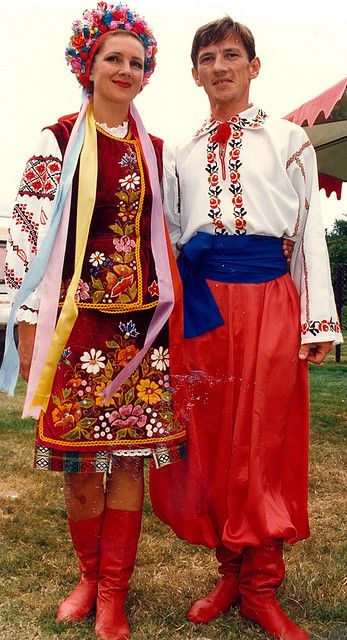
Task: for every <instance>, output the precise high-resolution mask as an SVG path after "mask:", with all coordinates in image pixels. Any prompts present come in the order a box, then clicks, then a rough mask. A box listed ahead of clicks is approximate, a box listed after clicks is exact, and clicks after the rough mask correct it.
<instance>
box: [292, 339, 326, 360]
mask: <svg viewBox="0 0 347 640" xmlns="http://www.w3.org/2000/svg"><path fill="white" fill-rule="evenodd" d="M333 344H334V342H333V340H332V341H331V342H317V343H314V344H302V345H301V347H300V351H299V359H300V360H307V361H308V362H312V363H313V364H321V363H322V362H323V360H325V358H326V356H327V355H328V353H330V351H331V350H332V348H333Z"/></svg>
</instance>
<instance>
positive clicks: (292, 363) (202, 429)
mask: <svg viewBox="0 0 347 640" xmlns="http://www.w3.org/2000/svg"><path fill="white" fill-rule="evenodd" d="M209 285H210V288H211V290H212V292H213V294H214V297H215V300H216V302H217V304H218V306H219V308H220V310H221V313H222V315H223V318H224V325H223V326H221V327H218V328H217V329H214V330H213V331H210V332H208V333H206V334H204V335H202V336H199V337H196V338H191V339H187V340H185V349H184V354H185V364H186V370H187V378H186V381H187V388H188V389H189V402H188V404H187V413H188V416H187V417H188V424H189V427H188V442H187V447H188V457H187V459H186V460H183V461H181V462H179V463H178V464H176V465H173V466H171V467H166V468H162V469H159V470H157V469H154V468H151V474H150V488H151V497H152V503H153V507H154V511H155V513H156V514H157V515H158V517H159V518H160V519H161V520H163V521H164V522H166V523H167V524H169V525H170V526H171V527H172V529H173V530H174V532H175V533H176V534H177V535H178V536H179V537H180V538H183V539H184V540H187V541H188V542H190V543H193V544H203V545H206V546H208V547H216V546H217V545H219V544H220V543H223V544H224V545H225V546H227V547H229V548H231V549H234V550H235V551H239V550H240V549H241V548H243V547H245V546H261V545H262V544H263V543H264V542H265V541H266V540H269V539H276V538H277V539H283V540H285V541H286V542H289V543H294V542H296V541H298V540H301V539H304V538H307V537H308V536H309V525H308V513H307V502H308V441H309V412H308V394H309V390H308V371H307V364H306V362H302V361H299V359H298V351H299V347H300V305H299V298H298V294H297V291H296V289H295V286H294V284H293V281H292V280H291V278H290V276H289V275H285V276H282V277H280V278H277V279H275V280H271V281H269V282H265V283H260V284H228V283H221V282H211V281H210V282H209Z"/></svg>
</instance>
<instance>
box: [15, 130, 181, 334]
mask: <svg viewBox="0 0 347 640" xmlns="http://www.w3.org/2000/svg"><path fill="white" fill-rule="evenodd" d="M100 126H101V127H102V128H103V129H105V130H107V131H108V132H109V133H111V135H113V136H116V137H118V138H124V137H125V136H126V135H127V132H128V123H127V122H126V123H123V124H121V125H120V126H119V127H116V128H112V129H110V128H108V127H107V125H104V124H101V125H100ZM61 166H62V154H61V151H60V148H59V145H58V142H57V140H56V138H55V136H54V134H53V132H52V131H51V130H50V129H44V130H43V131H42V132H41V135H40V138H39V140H38V144H37V148H36V149H35V151H34V154H33V156H32V157H31V158H30V159H29V160H28V162H27V164H26V166H25V169H24V173H23V177H22V180H21V183H20V186H19V191H18V195H17V198H16V201H15V205H14V209H13V214H12V219H11V224H10V229H9V234H8V243H7V257H6V264H5V280H6V283H7V289H8V292H9V296H10V299H11V300H12V301H13V299H14V297H15V295H16V292H17V290H18V288H19V287H20V285H21V283H22V280H23V278H24V276H25V273H26V272H27V270H28V268H29V265H30V263H31V261H32V259H33V257H34V256H35V254H36V253H37V251H38V249H39V248H40V246H41V244H42V241H43V239H44V238H45V236H46V234H47V231H48V228H49V225H50V221H51V218H52V213H53V209H54V199H55V196H56V193H57V189H58V185H59V180H60V175H61ZM161 186H162V195H163V206H164V211H165V213H168V212H170V213H169V214H168V215H169V217H170V219H173V218H177V211H176V212H175V211H174V209H175V208H176V209H177V199H178V198H177V180H176V173H175V162H174V158H173V155H172V153H171V151H170V150H169V148H168V147H167V146H166V145H165V144H164V146H163V178H162V184H161ZM39 303H40V287H38V289H36V291H34V292H33V293H32V294H31V295H30V296H29V297H28V298H27V300H26V301H25V304H24V305H23V306H22V307H21V308H20V309H19V311H18V313H17V320H18V321H24V322H28V323H30V324H36V322H37V311H38V309H39Z"/></svg>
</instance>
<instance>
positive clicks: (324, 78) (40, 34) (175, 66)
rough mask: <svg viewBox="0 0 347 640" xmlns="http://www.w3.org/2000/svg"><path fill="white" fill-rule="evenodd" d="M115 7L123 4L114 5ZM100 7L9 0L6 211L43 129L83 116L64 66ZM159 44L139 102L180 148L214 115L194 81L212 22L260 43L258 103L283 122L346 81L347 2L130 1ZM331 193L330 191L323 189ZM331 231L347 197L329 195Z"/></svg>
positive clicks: (1, 16)
mask: <svg viewBox="0 0 347 640" xmlns="http://www.w3.org/2000/svg"><path fill="white" fill-rule="evenodd" d="M114 3H115V2H114ZM95 4H96V1H95V2H93V1H90V0H55V1H52V0H15V1H12V2H11V0H0V27H1V29H0V32H1V36H0V40H1V45H0V46H1V49H2V51H1V56H0V73H1V75H0V78H1V86H2V99H1V107H2V114H1V119H0V123H1V124H0V142H1V149H2V151H3V152H2V154H1V184H0V214H2V215H4V214H7V215H8V214H10V213H11V210H12V202H13V199H14V197H15V194H16V191H17V188H18V184H19V180H20V177H21V174H22V171H23V168H24V165H25V161H26V159H27V158H28V157H29V156H30V155H31V153H32V149H33V145H34V144H35V141H36V140H37V137H38V135H39V132H40V130H41V128H42V127H43V126H45V125H47V124H52V123H53V122H55V121H56V119H57V118H58V117H59V116H61V115H63V114H65V113H73V112H74V111H77V110H78V108H79V103H80V90H79V88H78V84H77V82H76V80H75V78H74V76H73V75H72V74H71V73H70V71H69V69H68V68H67V66H66V63H65V60H64V50H65V46H66V44H67V42H68V40H69V37H70V34H71V23H72V21H73V20H74V19H76V18H79V17H80V16H81V15H82V12H83V10H84V9H85V8H88V9H90V8H93V7H94V5H95ZM128 4H129V6H130V7H131V8H133V9H135V10H136V11H138V13H140V14H142V15H144V16H145V18H146V19H147V21H148V23H149V24H150V25H151V27H152V28H153V31H154V33H155V36H156V38H157V40H158V46H159V53H158V56H157V60H158V64H157V69H156V70H155V72H154V75H153V76H152V78H151V79H150V83H149V85H148V86H147V87H146V88H145V90H144V91H143V93H142V94H141V95H140V96H138V98H137V99H136V105H137V108H138V109H139V111H140V113H141V116H142V119H143V120H144V123H145V125H146V126H147V128H148V130H149V131H150V132H152V133H154V134H156V135H158V136H160V137H162V138H164V139H165V140H166V141H167V142H168V143H169V145H170V146H172V147H174V146H175V144H177V143H178V142H181V141H182V140H185V139H186V138H189V136H190V135H191V134H193V133H194V131H195V130H196V129H197V128H198V126H199V125H200V124H201V122H202V120H203V119H204V117H205V116H206V114H207V112H208V103H207V99H206V96H205V95H204V93H203V89H199V88H198V87H196V85H195V83H194V82H193V80H192V78H191V63H190V47H191V41H192V38H193V36H194V33H195V31H196V29H197V28H198V27H199V26H201V25H202V24H204V23H206V22H208V21H210V20H214V19H216V18H219V17H222V16H223V15H225V14H229V15H231V16H232V17H233V18H234V19H235V20H238V21H239V22H243V23H245V24H246V25H247V26H249V27H250V28H251V30H252V31H253V34H254V36H255V41H256V49H257V54H258V55H259V57H260V59H261V62H262V69H261V73H260V76H259V78H257V80H255V81H253V86H252V92H251V99H252V101H253V102H255V103H257V104H258V105H259V106H261V107H262V108H264V109H265V110H266V111H267V112H268V113H271V114H272V115H276V116H279V117H280V116H283V115H285V114H286V113H289V112H290V111H292V110H293V109H294V108H296V107H298V106H299V105H301V104H302V103H303V102H305V101H306V100H309V99H310V98H312V97H314V96H315V95H317V94H318V93H321V92H322V91H324V90H325V89H327V88H328V87H330V86H331V85H333V84H334V83H336V82H338V81H339V80H341V79H342V78H343V77H344V76H345V75H346V66H347V65H346V60H347V55H346V54H347V48H346V24H347V3H346V2H345V1H344V0H332V1H330V2H327V0H290V1H289V2H281V1H280V0H277V1H274V0H261V1H259V0H235V1H234V2H230V0H229V1H226V0H213V1H212V0H191V1H189V0H176V1H175V2H172V0H129V2H128ZM321 194H324V192H321ZM322 208H323V216H324V222H325V225H326V226H327V227H330V226H331V224H332V223H333V221H334V219H335V218H339V217H341V215H342V213H343V212H346V211H347V189H346V185H344V190H343V199H342V200H341V201H337V200H336V198H335V196H332V197H330V198H329V199H327V198H325V197H324V195H322Z"/></svg>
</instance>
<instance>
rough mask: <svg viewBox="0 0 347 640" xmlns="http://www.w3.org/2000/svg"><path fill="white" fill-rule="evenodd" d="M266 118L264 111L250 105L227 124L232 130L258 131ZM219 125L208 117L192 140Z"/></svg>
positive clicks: (217, 121) (219, 122)
mask: <svg viewBox="0 0 347 640" xmlns="http://www.w3.org/2000/svg"><path fill="white" fill-rule="evenodd" d="M266 117H267V115H266V113H265V111H263V110H262V109H259V107H257V106H255V105H252V106H251V107H249V108H248V109H246V110H245V111H241V112H240V113H238V114H236V115H234V116H232V117H231V118H230V119H229V120H228V121H227V122H229V123H230V124H231V125H232V126H233V127H234V128H239V129H259V128H261V127H263V126H264V122H265V118H266ZM220 124H221V121H220V120H216V119H215V118H213V117H212V116H209V117H208V118H206V120H205V121H204V123H203V125H202V127H201V128H200V129H198V131H197V132H196V133H195V134H194V138H200V137H201V136H203V135H205V134H206V133H212V132H213V131H214V130H215V129H217V127H218V126H219V125H220Z"/></svg>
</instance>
